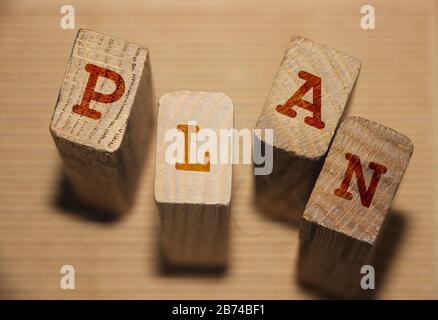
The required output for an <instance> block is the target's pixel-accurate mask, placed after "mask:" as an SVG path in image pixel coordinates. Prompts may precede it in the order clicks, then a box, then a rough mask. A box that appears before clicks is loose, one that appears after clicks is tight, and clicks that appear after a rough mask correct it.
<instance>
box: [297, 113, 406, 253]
mask: <svg viewBox="0 0 438 320" xmlns="http://www.w3.org/2000/svg"><path fill="white" fill-rule="evenodd" d="M412 152H413V144H412V142H411V141H410V140H409V138H407V137H406V136H405V135H402V134H400V133H398V132H396V131H394V130H392V129H390V128H388V127H385V126H383V125H380V124H377V123H375V122H372V121H369V120H366V119H362V118H358V117H350V118H347V119H346V120H345V121H343V122H342V124H341V126H340V127H339V129H338V132H337V133H336V136H335V139H334V141H333V144H332V146H331V148H330V151H329V153H328V155H327V158H326V160H325V163H324V167H323V169H322V171H321V173H320V175H319V177H318V180H317V182H316V184H315V188H314V189H313V191H312V195H311V196H310V199H309V202H308V203H307V207H306V210H305V212H304V219H306V220H308V221H311V222H314V223H316V224H318V225H320V226H323V227H326V228H328V229H331V230H334V231H337V232H340V233H343V234H345V235H347V236H349V237H352V238H354V239H357V240H360V241H364V242H367V243H369V244H373V243H374V242H375V240H376V238H377V236H378V233H379V230H380V227H381V225H382V223H383V220H384V218H385V216H386V214H387V211H388V209H389V208H390V206H391V203H392V200H393V198H394V196H395V193H396V191H397V188H398V186H399V184H400V182H401V179H402V177H403V174H404V172H405V170H406V167H407V165H408V162H409V159H410V157H411V155H412ZM360 181H362V183H361V182H360Z"/></svg>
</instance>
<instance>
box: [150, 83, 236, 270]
mask: <svg viewBox="0 0 438 320" xmlns="http://www.w3.org/2000/svg"><path fill="white" fill-rule="evenodd" d="M232 128H233V102H232V101H231V99H230V98H228V97H227V96H226V95H224V94H223V93H215V92H193V91H175V92H170V93H167V94H165V95H164V96H162V97H161V98H160V101H159V107H158V124H157V145H156V163H155V191H154V195H155V201H156V204H157V208H158V211H159V216H160V221H161V239H162V242H161V243H162V249H163V250H162V253H163V257H164V258H165V259H164V261H165V262H166V263H167V264H168V265H170V266H173V267H177V268H180V267H182V268H186V267H187V268H192V267H201V268H213V269H216V268H219V269H221V268H223V267H225V266H226V260H227V253H228V228H229V217H230V200H231V182H232V163H231V162H230V161H228V162H226V163H220V161H219V156H220V155H219V147H220V143H219V138H220V130H221V129H222V130H231V129H232ZM177 142H179V143H177ZM232 143H233V139H232V137H230V140H229V141H228V144H227V145H226V151H227V152H228V154H231V151H232ZM221 151H223V149H221ZM175 154H179V158H173V156H174V155H175ZM197 154H198V155H197ZM230 160H231V159H230Z"/></svg>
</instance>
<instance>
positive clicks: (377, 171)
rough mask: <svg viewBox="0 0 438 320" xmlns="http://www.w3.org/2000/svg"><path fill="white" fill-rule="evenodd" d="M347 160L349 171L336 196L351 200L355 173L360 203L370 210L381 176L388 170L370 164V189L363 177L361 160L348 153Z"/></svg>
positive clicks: (381, 166) (378, 165) (379, 165)
mask: <svg viewBox="0 0 438 320" xmlns="http://www.w3.org/2000/svg"><path fill="white" fill-rule="evenodd" d="M345 159H347V160H348V161H349V163H348V167H347V171H346V172H345V176H344V180H343V181H342V184H341V187H340V188H338V189H336V190H335V194H336V195H337V196H338V197H341V198H344V199H347V200H351V199H352V198H353V195H352V194H351V193H350V192H348V191H347V190H348V187H349V186H350V182H351V178H352V177H353V173H355V174H356V179H357V185H358V187H359V195H360V201H361V202H362V205H363V206H364V207H367V208H369V207H370V204H371V201H372V200H373V197H374V193H375V192H376V188H377V184H378V183H379V180H380V176H381V175H382V174H384V173H386V171H387V170H388V169H387V168H386V167H385V166H383V165H381V164H378V163H375V162H370V164H369V165H368V168H370V169H371V170H373V171H374V172H373V176H372V178H371V182H370V185H369V187H368V189H367V188H366V185H365V179H364V177H363V171H362V165H361V163H360V158H359V157H358V156H356V155H354V154H351V153H347V154H346V155H345Z"/></svg>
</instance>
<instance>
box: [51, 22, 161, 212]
mask: <svg viewBox="0 0 438 320" xmlns="http://www.w3.org/2000/svg"><path fill="white" fill-rule="evenodd" d="M153 114H154V95H153V86H152V76H151V66H150V59H149V53H148V50H147V49H146V48H144V47H142V46H139V45H137V44H134V43H130V42H126V41H123V40H120V39H116V38H112V37H108V36H105V35H102V34H99V33H95V32H92V31H89V30H82V29H81V30H79V32H78V34H77V36H76V40H75V43H74V46H73V49H72V52H71V56H70V60H69V62H68V66H67V71H66V73H65V75H64V80H63V83H62V87H61V90H60V92H59V96H58V101H57V103H56V107H55V110H54V113H53V117H52V120H51V124H50V131H51V133H52V136H53V138H54V141H55V144H56V146H57V148H58V151H59V153H60V155H61V157H62V159H63V162H64V168H65V171H66V173H67V176H68V177H69V181H70V183H71V185H72V187H73V190H74V192H75V194H76V196H77V197H78V198H79V199H80V200H81V201H83V202H84V203H86V204H88V205H91V206H93V207H96V208H99V209H103V210H106V211H109V212H112V213H122V212H125V211H126V210H128V209H129V207H130V206H131V204H132V202H133V198H134V195H135V190H136V187H137V184H138V180H139V177H140V172H141V170H142V167H143V163H144V159H145V151H146V146H147V141H148V136H149V135H150V133H151V132H150V129H151V127H152V126H153V121H154V119H153Z"/></svg>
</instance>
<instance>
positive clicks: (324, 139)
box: [256, 36, 360, 222]
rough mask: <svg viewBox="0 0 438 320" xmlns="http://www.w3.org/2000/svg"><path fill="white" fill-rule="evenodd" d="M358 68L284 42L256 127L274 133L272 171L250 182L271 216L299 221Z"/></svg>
mask: <svg viewBox="0 0 438 320" xmlns="http://www.w3.org/2000/svg"><path fill="white" fill-rule="evenodd" d="M359 68H360V62H359V60H358V59H356V58H354V57H352V56H349V55H347V54H345V53H342V52H339V51H337V50H335V49H332V48H329V47H327V46H325V45H322V44H319V43H316V42H314V41H311V40H308V39H305V38H302V37H298V36H293V37H292V38H291V39H290V42H289V46H288V47H287V49H286V52H285V54H284V57H283V61H282V62H281V65H280V68H279V70H278V72H277V75H276V77H275V79H274V82H273V84H272V87H271V90H270V92H269V95H268V98H267V100H266V102H265V105H264V107H263V110H262V112H261V114H260V116H259V118H258V120H257V125H256V128H258V129H273V130H274V145H273V147H274V163H273V171H272V173H271V174H269V175H266V176H256V199H257V203H258V204H259V205H260V206H261V207H262V209H265V211H267V212H269V214H271V215H272V216H274V217H277V218H281V219H286V220H289V221H295V222H297V221H299V219H300V218H301V215H302V213H303V211H304V208H305V205H306V202H307V200H308V198H309V196H310V193H311V191H312V187H313V185H314V183H315V180H316V178H317V176H318V173H319V170H320V169H321V166H322V162H323V159H324V155H325V153H326V151H327V149H328V146H329V144H330V142H331V139H332V136H333V135H334V133H335V130H336V128H337V126H338V122H339V119H340V118H341V116H342V114H343V111H344V108H345V105H346V103H347V100H348V98H349V96H350V93H351V91H352V89H353V85H354V83H355V81H356V78H357V76H358V73H359ZM257 138H258V139H260V140H262V142H263V137H261V136H257ZM256 165H257V164H256Z"/></svg>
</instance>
